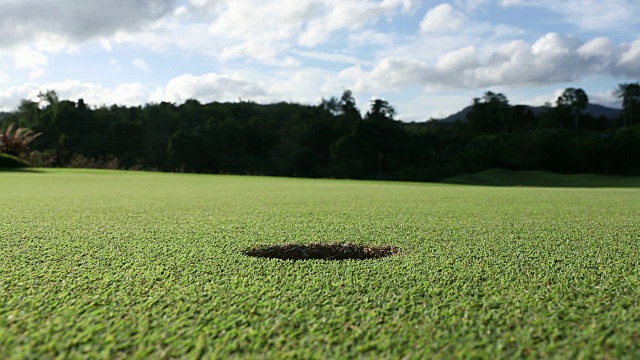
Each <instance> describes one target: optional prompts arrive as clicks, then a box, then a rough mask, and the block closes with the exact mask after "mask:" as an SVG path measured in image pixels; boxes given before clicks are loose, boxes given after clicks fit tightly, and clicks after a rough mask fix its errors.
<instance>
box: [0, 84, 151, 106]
mask: <svg viewBox="0 0 640 360" xmlns="http://www.w3.org/2000/svg"><path fill="white" fill-rule="evenodd" d="M47 90H55V91H56V92H57V93H58V95H59V96H60V98H61V99H69V100H73V101H77V100H78V99H83V100H84V101H85V102H86V103H87V104H91V105H94V106H101V105H112V104H118V105H127V106H134V105H139V104H141V103H142V102H143V100H144V98H143V96H144V93H145V88H144V86H143V85H142V84H140V83H126V84H121V85H118V86H116V87H114V88H107V87H104V86H102V85H99V84H95V83H83V82H80V81H77V80H64V81H61V82H51V83H46V84H37V83H33V82H30V83H26V84H23V85H20V86H12V87H9V88H8V89H5V90H3V91H0V110H1V111H11V110H14V109H15V108H16V106H17V104H19V103H20V100H23V99H28V100H33V101H37V100H38V93H40V92H43V91H47Z"/></svg>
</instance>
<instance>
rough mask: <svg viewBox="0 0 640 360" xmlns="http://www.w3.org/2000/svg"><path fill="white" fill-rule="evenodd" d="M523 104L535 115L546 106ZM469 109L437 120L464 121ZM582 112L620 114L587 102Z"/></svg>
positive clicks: (613, 109)
mask: <svg viewBox="0 0 640 360" xmlns="http://www.w3.org/2000/svg"><path fill="white" fill-rule="evenodd" d="M524 106H526V107H528V108H530V109H531V111H533V113H534V114H536V115H538V114H540V113H541V112H542V111H543V110H545V109H546V108H547V107H546V106H529V105H524ZM471 109H472V106H471V105H469V106H467V107H466V108H464V109H462V110H460V111H458V112H457V113H455V114H453V115H449V116H447V117H446V118H443V119H439V120H438V121H440V122H443V123H453V122H456V121H458V120H459V121H465V120H466V119H467V114H469V112H471ZM584 112H585V113H587V114H590V115H591V116H593V117H595V118H598V117H600V116H604V117H606V118H607V119H615V118H617V117H618V116H620V114H622V110H621V109H615V108H610V107H607V106H603V105H598V104H587V108H586V109H585V111H584Z"/></svg>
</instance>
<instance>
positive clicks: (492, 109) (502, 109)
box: [467, 91, 511, 133]
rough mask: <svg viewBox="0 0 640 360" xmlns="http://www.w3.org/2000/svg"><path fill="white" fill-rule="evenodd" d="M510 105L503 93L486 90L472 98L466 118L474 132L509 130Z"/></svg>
mask: <svg viewBox="0 0 640 360" xmlns="http://www.w3.org/2000/svg"><path fill="white" fill-rule="evenodd" d="M510 107H511V106H510V105H509V100H507V97H506V96H505V95H504V94H501V93H494V92H492V91H487V92H485V93H484V95H483V96H482V98H475V99H473V105H472V108H471V111H470V112H469V114H467V120H468V121H469V123H470V125H471V128H472V130H473V131H474V132H478V133H496V132H503V131H504V132H510V131H511V114H510V111H509V110H510Z"/></svg>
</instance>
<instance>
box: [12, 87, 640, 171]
mask: <svg viewBox="0 0 640 360" xmlns="http://www.w3.org/2000/svg"><path fill="white" fill-rule="evenodd" d="M616 92H617V95H618V96H619V97H620V99H621V102H622V104H623V110H622V112H621V115H620V116H619V117H618V118H613V119H612V118H606V117H603V116H601V117H594V116H592V115H590V114H588V113H585V112H584V109H585V108H586V105H587V104H588V102H589V100H588V97H587V94H586V93H585V92H584V91H583V90H581V89H574V88H568V89H566V90H565V91H564V93H563V94H562V96H560V97H559V98H558V99H557V101H556V103H555V104H554V105H553V106H551V105H550V106H548V107H545V108H544V109H543V110H542V111H538V112H535V113H534V112H533V111H532V109H531V108H530V107H527V106H522V105H515V106H512V105H510V104H509V101H508V99H507V97H506V96H505V95H504V94H500V93H493V92H490V91H489V92H486V93H485V94H483V95H482V97H479V98H476V99H473V103H472V107H471V110H470V111H469V112H468V113H467V114H466V119H464V121H457V122H455V123H444V122H440V121H428V122H419V123H417V122H414V123H407V122H402V121H399V120H397V119H396V112H395V109H394V108H393V106H392V105H391V104H389V103H388V102H386V101H384V100H374V101H372V102H371V103H370V104H368V109H367V111H366V112H364V115H362V112H361V111H360V109H359V108H358V106H357V104H356V102H355V100H354V97H353V96H352V93H351V92H350V91H348V90H347V91H344V93H343V94H342V96H340V97H334V98H331V99H323V100H322V102H321V103H320V104H318V105H316V106H310V105H301V104H294V103H284V102H283V103H276V104H267V105H261V104H256V103H254V102H251V101H240V102H234V103H218V102H213V103H208V104H202V103H200V102H198V101H196V100H187V101H186V102H185V103H183V104H180V105H176V104H172V103H166V102H162V103H159V104H147V105H145V106H137V107H123V106H116V105H113V106H110V107H106V106H102V107H89V106H87V104H85V103H84V101H83V100H82V99H80V100H79V101H78V102H74V101H69V100H60V99H58V96H57V94H56V93H55V91H47V92H43V93H41V94H40V95H39V101H30V100H23V101H22V102H21V104H20V105H19V107H18V108H17V109H16V111H14V112H11V113H8V114H3V117H2V118H1V119H0V130H2V131H0V133H2V134H3V135H0V152H4V153H8V154H11V155H15V156H17V157H19V158H21V159H23V160H24V161H26V162H28V163H30V164H31V165H33V166H52V167H102V168H114V169H115V168H119V169H138V170H157V171H174V172H176V171H177V172H197V173H229V174H260V175H276V176H300V177H334V178H353V179H393V180H415V181H434V180H440V179H443V178H446V177H449V176H453V175H457V174H462V173H469V172H476V171H480V170H484V169H488V168H506V169H516V170H545V171H553V172H561V173H582V172H588V173H602V174H618V175H640V85H639V84H638V83H628V84H620V85H619V87H618V89H617V90H616ZM20 136H21V137H22V139H17V140H16V139H14V141H13V142H11V141H10V138H11V137H14V138H16V137H20ZM3 139H4V140H3ZM19 140H22V141H19ZM28 143H30V146H29V147H28V148H27V146H26V145H27V144H28ZM11 144H14V145H11ZM16 144H22V146H17V145H16Z"/></svg>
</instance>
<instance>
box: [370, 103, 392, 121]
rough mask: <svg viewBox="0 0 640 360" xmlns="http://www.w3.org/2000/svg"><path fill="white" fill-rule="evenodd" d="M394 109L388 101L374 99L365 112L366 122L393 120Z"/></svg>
mask: <svg viewBox="0 0 640 360" xmlns="http://www.w3.org/2000/svg"><path fill="white" fill-rule="evenodd" d="M395 115H396V109H394V108H393V106H391V104H389V102H388V101H385V100H380V99H375V100H373V101H371V109H370V110H369V111H367V114H366V115H365V118H366V119H367V120H393V117H394V116H395Z"/></svg>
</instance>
